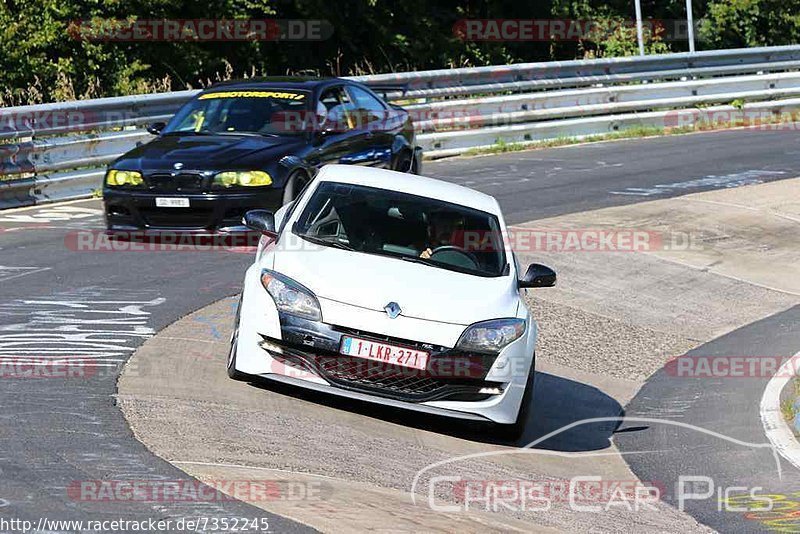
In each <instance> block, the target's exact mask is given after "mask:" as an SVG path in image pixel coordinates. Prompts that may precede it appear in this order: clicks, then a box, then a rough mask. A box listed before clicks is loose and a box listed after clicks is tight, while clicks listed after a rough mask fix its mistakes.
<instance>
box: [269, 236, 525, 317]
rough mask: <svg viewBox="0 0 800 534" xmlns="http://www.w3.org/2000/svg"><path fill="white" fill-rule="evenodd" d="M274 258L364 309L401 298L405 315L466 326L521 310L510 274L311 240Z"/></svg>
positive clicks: (280, 267)
mask: <svg viewBox="0 0 800 534" xmlns="http://www.w3.org/2000/svg"><path fill="white" fill-rule="evenodd" d="M306 245H308V246H306ZM273 259H274V268H275V270H276V271H278V272H280V273H282V274H285V275H286V276H289V277H290V278H293V279H294V280H296V281H298V282H300V283H301V284H303V285H304V286H306V287H307V288H309V289H310V290H311V291H313V292H314V294H315V295H317V296H319V297H323V298H326V299H330V300H335V301H338V302H341V303H344V304H350V305H353V306H359V307H361V308H367V309H370V310H376V311H383V308H384V306H386V305H387V304H388V303H390V302H396V303H397V304H399V305H400V308H401V309H402V313H401V314H402V315H403V316H405V317H413V318H417V319H424V320H428V321H437V322H443V323H454V324H459V325H465V326H466V325H470V324H472V323H476V322H478V321H484V320H488V319H496V318H500V317H516V315H517V307H518V303H519V293H518V290H517V285H516V281H515V280H513V277H511V276H502V277H497V278H485V277H480V276H474V275H469V274H463V273H458V272H454V271H448V270H445V269H440V268H437V267H431V266H428V265H423V264H418V263H410V262H406V261H402V260H399V259H395V258H388V257H385V256H376V255H370V254H362V253H359V252H350V251H345V250H339V249H334V248H330V247H316V246H312V245H310V244H308V243H304V246H303V247H302V250H292V251H287V250H279V251H276V252H275V255H274V258H273Z"/></svg>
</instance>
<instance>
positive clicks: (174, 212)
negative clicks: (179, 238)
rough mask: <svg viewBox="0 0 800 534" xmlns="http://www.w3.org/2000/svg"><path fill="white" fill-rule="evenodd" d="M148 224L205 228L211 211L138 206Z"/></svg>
mask: <svg viewBox="0 0 800 534" xmlns="http://www.w3.org/2000/svg"><path fill="white" fill-rule="evenodd" d="M139 212H140V213H141V215H142V217H144V220H145V222H146V223H147V225H148V226H154V227H157V228H206V227H208V226H209V225H210V224H211V217H212V214H213V211H212V210H210V209H196V208H140V209H139Z"/></svg>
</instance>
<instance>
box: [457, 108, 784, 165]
mask: <svg viewBox="0 0 800 534" xmlns="http://www.w3.org/2000/svg"><path fill="white" fill-rule="evenodd" d="M797 120H800V112H794V113H785V114H781V115H775V116H773V117H771V118H770V119H759V120H735V121H724V122H723V121H720V122H703V121H701V122H697V123H695V124H692V125H687V126H680V127H672V128H660V127H656V126H634V127H632V128H626V129H624V130H619V131H617V132H611V133H607V134H597V135H587V136H583V137H557V138H554V139H544V140H541V141H525V142H521V143H509V142H508V141H505V140H503V139H497V141H496V142H495V144H494V145H492V146H488V147H481V148H472V149H469V150H467V151H466V152H464V153H463V154H462V155H463V156H482V155H488V154H505V153H507V152H520V151H525V150H537V149H542V148H552V147H559V146H567V145H577V144H581V143H594V142H598V141H614V140H618V139H636V138H641V137H655V136H665V135H682V134H687V133H693V132H706V131H713V130H724V129H727V128H740V127H757V126H766V125H777V124H782V123H790V122H795V121H797Z"/></svg>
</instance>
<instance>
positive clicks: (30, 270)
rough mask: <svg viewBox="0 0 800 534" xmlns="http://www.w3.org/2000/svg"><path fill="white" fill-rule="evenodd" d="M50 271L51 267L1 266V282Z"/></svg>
mask: <svg viewBox="0 0 800 534" xmlns="http://www.w3.org/2000/svg"><path fill="white" fill-rule="evenodd" d="M49 270H50V267H7V266H5V265H0V282H5V281H6V280H12V279H14V278H19V277H20V276H26V275H29V274H36V273H41V272H43V271H49Z"/></svg>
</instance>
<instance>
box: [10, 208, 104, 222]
mask: <svg viewBox="0 0 800 534" xmlns="http://www.w3.org/2000/svg"><path fill="white" fill-rule="evenodd" d="M102 214H103V210H101V209H97V208H82V207H79V206H48V207H42V208H39V209H38V210H35V211H34V212H33V213H11V214H7V215H3V216H2V217H0V222H15V223H20V222H26V223H51V222H56V221H71V220H75V219H86V218H88V217H99V216H101V215H102Z"/></svg>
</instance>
